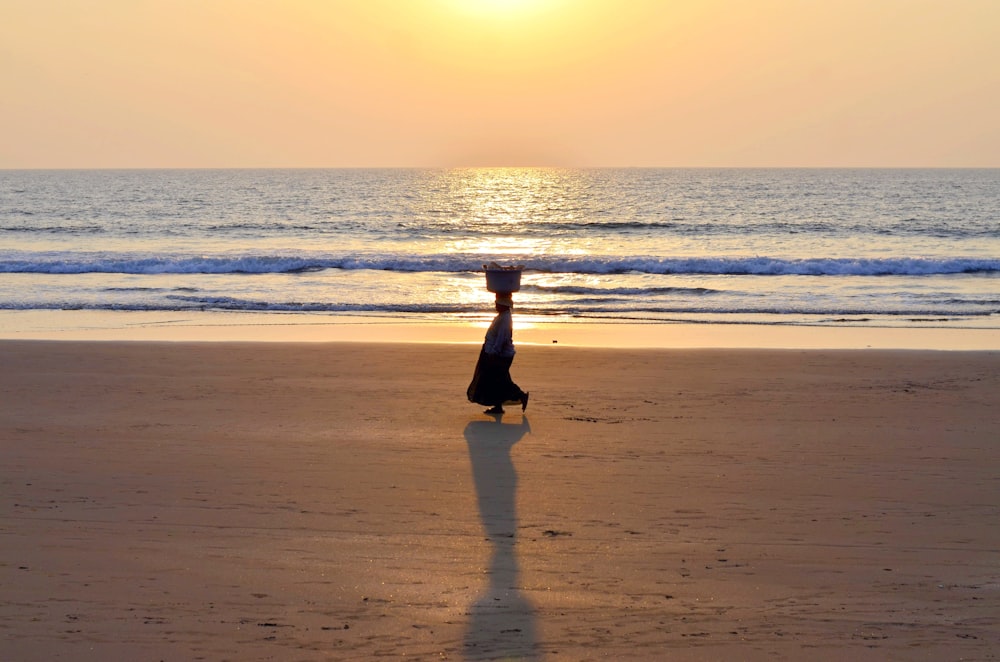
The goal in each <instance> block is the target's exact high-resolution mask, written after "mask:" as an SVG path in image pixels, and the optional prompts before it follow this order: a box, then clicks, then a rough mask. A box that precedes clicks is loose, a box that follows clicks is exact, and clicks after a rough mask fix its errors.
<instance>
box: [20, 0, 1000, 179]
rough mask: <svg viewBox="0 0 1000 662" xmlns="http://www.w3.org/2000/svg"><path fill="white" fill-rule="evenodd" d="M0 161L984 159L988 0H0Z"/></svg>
mask: <svg viewBox="0 0 1000 662" xmlns="http://www.w3.org/2000/svg"><path fill="white" fill-rule="evenodd" d="M0 16H2V20H0V90H2V91H3V99H2V101H0V168H7V169H9V168H215V167H222V168H229V167H425V166H431V167H461V166H560V167H604V166H608V167H612V166H613V167H629V166H632V167H998V166H1000V1H997V0H0Z"/></svg>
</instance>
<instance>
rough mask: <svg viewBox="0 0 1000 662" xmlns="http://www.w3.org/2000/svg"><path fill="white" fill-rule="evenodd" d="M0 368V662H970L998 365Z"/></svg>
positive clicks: (468, 351) (783, 360)
mask: <svg viewBox="0 0 1000 662" xmlns="http://www.w3.org/2000/svg"><path fill="white" fill-rule="evenodd" d="M477 352H478V347H476V346H474V345H456V344H395V343H381V344H363V343H346V342H345V343H302V344H289V343H186V342H184V343H161V342H143V343H129V342H102V343H96V342H95V343H86V342H70V341H61V342H34V341H2V342H0V365H3V371H2V372H0V397H2V399H3V403H4V404H3V409H2V415H0V444H2V449H3V462H2V464H0V485H2V494H3V499H2V501H0V577H2V582H0V584H2V591H3V596H4V599H3V601H2V603H0V616H2V617H0V629H2V631H3V636H2V637H0V659H4V660H7V659H10V660H51V659H67V660H69V659H72V660H108V659H137V660H138V659H151V660H152V659H155V660H159V659H164V660H193V659H206V660H265V659H294V660H328V659H345V660H355V659H372V658H376V657H379V656H384V657H389V658H398V657H403V656H404V655H406V656H409V657H410V658H412V659H428V660H429V659H451V660H488V659H532V660H535V659H537V660H541V659H545V660H550V659H551V660H558V659H562V660H587V659H650V660H654V659H655V660H659V659H670V660H734V659H743V660H774V659H793V660H799V659H809V660H843V659H851V660H887V659H896V660H921V659H926V660H941V659H990V657H991V656H992V655H995V654H996V651H997V650H998V649H1000V634H998V633H1000V571H998V565H997V558H998V554H1000V527H997V526H996V522H997V515H998V510H1000V506H998V505H997V499H996V497H997V494H998V493H1000V491H998V488H1000V481H998V478H997V476H998V469H1000V447H998V446H997V440H998V439H1000V353H997V352H933V351H884V350H857V351H853V350H850V351H847V350H844V351H830V350H808V351H805V350H738V349H704V350H698V349H658V350H640V349H603V350H602V349H588V348H581V347H567V346H562V345H551V346H546V345H541V344H539V345H525V346H523V347H521V348H520V349H519V352H518V356H517V359H516V360H515V362H514V369H513V375H514V378H515V380H516V381H517V382H518V383H519V384H520V385H521V386H522V388H524V389H525V390H528V391H530V392H531V403H530V406H529V408H528V411H527V412H526V413H525V414H524V415H522V413H521V412H520V410H519V408H517V409H514V408H511V409H510V411H509V412H508V413H507V414H506V415H505V416H504V417H503V418H502V419H501V420H495V419H494V418H492V417H487V416H484V415H483V414H482V413H481V409H482V408H480V407H477V406H475V405H472V404H470V403H467V402H466V401H465V399H464V392H465V386H466V384H467V382H468V379H469V378H470V377H471V373H472V368H473V365H474V362H475V357H476V354H477Z"/></svg>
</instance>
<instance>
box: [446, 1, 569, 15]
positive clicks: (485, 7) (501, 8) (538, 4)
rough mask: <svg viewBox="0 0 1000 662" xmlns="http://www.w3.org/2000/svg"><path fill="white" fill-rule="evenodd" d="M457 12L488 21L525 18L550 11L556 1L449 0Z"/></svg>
mask: <svg viewBox="0 0 1000 662" xmlns="http://www.w3.org/2000/svg"><path fill="white" fill-rule="evenodd" d="M450 4H452V5H453V6H454V7H455V8H456V9H457V10H459V11H461V12H463V13H465V14H469V15H472V16H477V17H481V18H488V19H504V18H510V19H514V18H518V19H519V18H525V17H526V15H528V14H534V13H539V12H542V11H545V10H549V9H552V8H553V7H552V6H553V5H555V4H558V3H557V2H556V0H450Z"/></svg>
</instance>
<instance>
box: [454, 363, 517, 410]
mask: <svg viewBox="0 0 1000 662" xmlns="http://www.w3.org/2000/svg"><path fill="white" fill-rule="evenodd" d="M513 362H514V357H513V356H508V357H503V356H490V355H489V354H487V353H486V352H484V351H482V350H480V351H479V360H478V361H476V372H475V374H473V375H472V383H470V384H469V388H468V389H467V390H466V395H467V396H468V397H469V402H476V403H478V404H481V405H487V406H489V407H496V406H498V405H503V404H504V403H505V402H520V401H521V398H523V397H524V391H522V390H521V389H520V387H518V385H517V384H515V383H514V380H513V379H511V378H510V364H511V363H513Z"/></svg>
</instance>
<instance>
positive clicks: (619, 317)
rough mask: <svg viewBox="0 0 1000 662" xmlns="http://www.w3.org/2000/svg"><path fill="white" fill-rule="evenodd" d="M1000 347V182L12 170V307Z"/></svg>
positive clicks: (821, 173)
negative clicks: (868, 331)
mask: <svg viewBox="0 0 1000 662" xmlns="http://www.w3.org/2000/svg"><path fill="white" fill-rule="evenodd" d="M490 262H496V263H499V264H502V265H514V264H516V265H524V274H523V277H522V288H521V291H520V292H518V293H516V295H515V311H516V313H517V315H518V316H529V317H534V318H539V319H545V320H554V321H567V322H573V321H588V322H598V323H599V322H602V321H606V322H621V321H639V322H643V323H663V324H667V323H675V322H685V323H693V324H763V325H818V326H835V327H836V326H873V327H874V326H878V327H885V326H889V327H919V328H927V327H946V328H979V329H982V328H988V329H996V328H998V327H1000V170H998V169H985V170H984V169H979V170H972V169H970V170H962V169H955V170H951V169H949V170H932V169H884V170H879V169H874V170H873V169H858V170H853V169H830V170H826V169H583V170H575V169H550V168H496V169H491V168H469V169H330V170H323V169H318V170H316V169H310V170H290V169H281V170H266V169H262V170H65V171H56V170H41V171H16V170H8V171H0V310H8V311H13V310H19V311H25V310H44V311H62V310H92V311H172V312H173V311H176V312H193V311H212V312H224V313H231V314H232V315H233V316H234V319H238V318H237V317H235V316H237V315H239V314H241V313H248V312H252V313H268V314H274V315H279V314H280V315H285V316H287V315H296V316H313V317H319V318H324V317H328V316H333V315H337V316H344V315H348V316H367V317H371V316H375V317H389V318H397V319H410V320H470V319H477V320H478V319H481V318H484V317H489V316H490V315H492V295H490V294H489V293H488V292H487V291H486V289H485V279H484V274H483V272H482V268H483V265H484V264H486V263H490Z"/></svg>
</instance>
